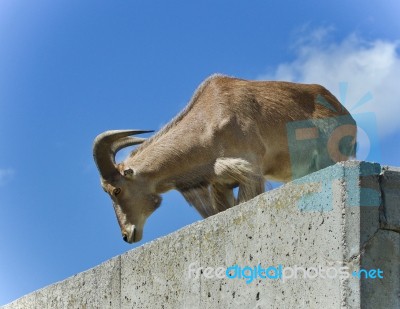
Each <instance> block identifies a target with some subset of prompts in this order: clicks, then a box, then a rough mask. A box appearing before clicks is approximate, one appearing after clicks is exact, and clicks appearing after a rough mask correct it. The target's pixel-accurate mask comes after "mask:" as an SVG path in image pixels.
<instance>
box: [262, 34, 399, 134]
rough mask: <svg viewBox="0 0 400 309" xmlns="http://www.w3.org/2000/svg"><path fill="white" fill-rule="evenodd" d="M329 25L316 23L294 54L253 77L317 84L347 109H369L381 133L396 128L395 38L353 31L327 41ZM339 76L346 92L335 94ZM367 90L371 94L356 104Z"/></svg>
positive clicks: (397, 82) (297, 45)
mask: <svg viewBox="0 0 400 309" xmlns="http://www.w3.org/2000/svg"><path fill="white" fill-rule="evenodd" d="M330 30H331V29H325V30H324V29H319V30H317V31H315V32H313V33H312V34H311V35H309V36H307V37H301V38H300V39H299V40H298V42H297V44H296V46H295V51H296V56H297V57H296V59H295V60H293V61H292V62H288V63H282V64H280V65H279V66H277V68H276V70H275V72H273V73H272V74H266V75H262V76H260V77H259V79H274V80H287V81H296V82H304V83H317V84H321V85H323V86H325V87H326V88H328V89H329V90H330V91H331V92H332V93H333V94H334V95H336V96H337V98H338V99H339V100H340V101H341V102H342V103H344V105H346V107H347V108H348V109H349V110H350V111H351V112H352V113H361V112H374V113H375V115H376V118H377V121H378V131H379V135H380V136H381V137H382V136H385V135H387V134H390V133H393V132H395V131H397V132H399V131H400V121H399V115H400V56H399V53H398V51H397V49H398V47H399V45H400V44H399V42H391V41H385V40H374V41H365V40H363V39H361V38H360V37H358V36H356V35H354V34H353V35H350V36H348V37H347V38H345V39H344V40H342V41H341V42H332V41H329V39H328V34H329V32H330ZM341 82H345V83H347V84H348V89H347V95H346V96H343V95H340V91H339V88H340V87H339V84H340V83H341ZM368 93H370V94H372V100H370V101H368V102H367V103H365V104H361V105H358V104H356V103H357V102H358V101H359V100H360V99H361V98H362V97H363V96H365V95H366V94H368ZM344 101H345V102H344Z"/></svg>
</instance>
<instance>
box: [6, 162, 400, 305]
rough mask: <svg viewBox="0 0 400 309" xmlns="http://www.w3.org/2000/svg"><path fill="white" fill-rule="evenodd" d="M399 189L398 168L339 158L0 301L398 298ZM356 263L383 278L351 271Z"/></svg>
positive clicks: (341, 301)
mask: <svg viewBox="0 0 400 309" xmlns="http://www.w3.org/2000/svg"><path fill="white" fill-rule="evenodd" d="M399 189H400V170H399V169H396V168H388V167H385V168H381V166H379V165H378V164H372V163H366V162H347V163H339V164H336V165H334V166H331V167H329V168H326V169H324V170H321V171H319V172H317V173H314V174H311V175H309V176H306V177H304V178H301V179H299V180H296V181H294V182H292V183H289V184H287V185H285V186H283V187H281V188H279V189H277V190H273V191H270V192H267V193H265V194H263V195H260V196H258V197H256V198H255V199H253V200H251V201H249V202H247V203H244V204H242V205H239V206H237V207H234V208H233V209H229V210H227V211H225V212H223V213H220V214H218V215H216V216H213V217H211V218H208V219H207V220H204V221H201V222H197V223H194V224H192V225H190V226H187V227H185V228H183V229H181V230H179V231H177V232H175V233H172V234H170V235H168V236H165V237H162V238H160V239H157V240H155V241H152V242H150V243H147V244H145V245H143V246H141V247H139V248H136V249H134V250H131V251H128V252H127V253H125V254H123V255H121V256H117V257H115V258H113V259H111V260H109V261H107V262H105V263H103V264H101V265H99V266H97V267H95V268H93V269H90V270H88V271H86V272H83V273H80V274H77V275H75V276H73V277H71V278H68V279H66V280H64V281H62V282H58V283H56V284H54V285H51V286H49V287H46V288H44V289H42V290H39V291H36V292H34V293H32V294H29V295H27V296H25V297H22V298H21V299H18V300H16V301H15V302H13V303H11V304H9V305H6V306H4V307H3V308H6V309H14V308H152V309H154V308H342V307H343V308H400V202H399V201H400V190H399ZM193 263H194V264H193ZM191 264H192V268H193V269H194V268H197V267H200V266H201V267H203V268H206V267H213V268H217V267H224V268H227V267H230V266H232V265H238V266H241V267H245V266H251V267H253V266H256V267H257V265H259V264H260V266H261V267H263V268H267V267H269V266H273V267H276V268H270V272H269V273H268V275H269V276H271V277H272V276H274V275H278V274H279V265H282V267H283V268H285V267H292V270H293V269H294V267H295V266H297V267H304V268H307V269H308V271H309V274H310V276H312V277H314V275H315V274H316V272H315V271H316V269H312V268H313V267H320V270H319V271H320V274H321V275H322V276H325V277H327V276H328V275H329V277H334V275H335V272H337V271H338V269H339V268H340V267H348V269H345V270H346V273H347V274H348V275H347V276H346V275H338V276H336V277H334V278H322V277H321V276H319V277H317V278H314V279H309V278H303V272H302V271H301V270H300V269H298V270H297V271H299V272H298V278H297V279H295V278H291V279H286V280H285V281H284V280H282V279H268V278H265V279H264V278H260V277H258V278H256V279H254V280H253V281H252V282H251V283H246V280H248V281H250V279H245V278H242V279H239V278H236V279H231V278H227V277H226V276H224V278H222V279H220V278H216V277H215V276H214V278H206V277H205V276H208V277H212V275H213V274H215V273H211V270H210V269H207V270H203V274H202V275H199V276H198V277H197V278H194V274H193V273H192V278H189V267H190V265H191ZM310 268H311V269H310ZM362 269H365V270H368V271H369V275H370V276H372V277H374V276H375V277H379V275H381V276H383V278H375V279H373V278H368V279H366V278H365V271H364V272H362V278H357V277H356V276H353V272H358V271H360V270H362ZM230 270H231V271H230V275H232V276H233V275H234V274H235V273H236V274H238V272H237V270H238V269H236V272H234V271H233V269H230ZM325 270H328V273H327V274H324V273H323V271H325ZM374 270H375V273H374ZM343 271H344V270H343ZM382 271H383V275H382V273H381V272H382ZM221 273H222V274H224V273H223V271H221ZM250 273H251V271H250V270H246V272H245V273H244V274H245V275H246V276H247V275H250ZM284 273H285V274H286V275H290V269H288V268H286V270H285V271H284ZM349 273H350V274H349ZM261 275H263V276H264V277H265V276H266V274H265V273H261Z"/></svg>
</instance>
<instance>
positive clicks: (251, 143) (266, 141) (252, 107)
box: [111, 75, 356, 226]
mask: <svg viewBox="0 0 400 309" xmlns="http://www.w3.org/2000/svg"><path fill="white" fill-rule="evenodd" d="M321 98H322V99H323V100H325V102H327V103H329V105H330V106H331V107H332V108H327V107H326V106H324V105H323V104H318V103H317V102H318V100H320V99H321ZM346 115H347V116H348V115H349V113H348V111H347V110H346V109H345V108H344V107H343V106H342V105H341V104H340V102H339V101H338V100H337V99H336V98H335V97H334V96H333V95H332V94H331V93H330V92H329V91H328V90H326V89H325V88H324V87H322V86H320V85H306V84H296V83H288V82H274V81H247V80H243V79H238V78H231V77H227V76H222V75H213V76H211V77H209V78H208V79H206V80H205V81H204V82H203V83H202V84H201V85H200V86H199V87H198V89H197V90H196V92H195V93H194V95H193V97H192V99H191V100H190V102H189V104H188V105H187V107H186V108H185V109H184V110H183V111H182V112H181V113H180V114H179V115H178V116H177V117H175V118H174V119H173V120H172V121H171V122H170V123H168V124H167V125H166V126H165V127H164V128H163V129H161V130H160V131H159V132H158V133H157V134H155V135H154V136H153V137H151V138H149V139H148V140H146V141H145V142H144V143H143V144H141V145H140V146H139V147H138V149H136V150H135V151H133V152H132V153H131V154H130V156H129V157H128V158H126V159H125V160H124V161H123V162H122V163H121V164H120V165H119V169H120V170H121V171H123V170H126V169H132V170H133V171H134V173H133V174H132V175H123V177H122V178H121V180H118V181H117V180H113V181H114V182H118V183H117V184H113V186H115V187H121V186H123V187H124V188H122V190H123V191H124V190H126V191H129V192H130V193H129V194H130V195H129V197H128V195H126V196H125V199H124V200H125V202H126V203H129V201H131V202H130V203H132V204H131V205H132V206H124V207H123V208H125V210H124V211H125V212H128V213H129V212H130V213H132V215H131V217H135V216H137V214H138V213H140V214H142V213H143V210H142V208H143V207H145V206H141V205H140V204H137V203H136V202H137V199H139V198H137V196H140V198H141V199H147V200H148V198H146V196H157V195H159V194H161V193H163V192H166V191H168V190H171V189H176V190H178V191H180V192H181V193H182V194H183V196H184V197H185V198H186V200H187V201H188V202H189V203H190V204H191V205H193V206H194V207H195V208H196V209H197V210H198V211H199V213H200V214H201V215H202V216H203V217H207V216H210V215H213V214H215V213H218V212H220V211H223V210H225V209H227V208H229V207H232V206H233V205H236V204H237V203H241V202H244V201H247V200H249V199H251V198H253V197H254V196H256V195H258V194H260V193H262V192H263V191H264V181H265V180H268V179H270V180H275V181H281V182H287V181H289V180H291V179H292V178H294V177H300V176H303V175H306V174H308V173H311V172H314V171H316V170H318V169H321V168H324V167H326V166H327V165H328V164H331V163H330V162H328V161H326V160H324V159H323V157H324V155H326V154H324V152H326V145H320V144H315V145H314V146H313V147H309V148H307V149H304V152H302V154H301V156H299V157H298V158H296V160H295V161H293V158H292V160H291V158H290V153H289V147H288V137H287V134H288V132H287V124H288V123H291V122H293V121H302V120H315V119H325V118H330V119H339V118H340V117H339V118H338V116H346ZM335 117H336V118H335ZM349 117H350V116H349ZM350 119H351V118H350ZM337 122H338V125H340V120H338V121H337ZM318 129H319V131H321V132H322V133H323V132H324V131H326V132H328V131H329V128H328V127H327V126H325V125H321V124H320V125H319V127H318ZM347 129H348V130H349V132H347V133H348V135H352V136H353V137H354V138H355V136H356V127H355V122H354V121H353V123H352V125H351V126H348V127H347ZM315 132H317V133H318V130H317V131H312V130H311V131H307V132H306V133H307V134H309V135H310V134H311V135H312V134H315ZM350 147H353V146H350ZM353 150H354V149H350V152H351V153H353V152H354V151H353ZM348 157H349V156H347V157H344V159H347V158H348ZM294 163H295V168H296V172H295V173H294V171H293V166H294V165H293V164H294ZM118 177H119V176H118ZM118 179H119V178H118ZM124 179H126V180H124ZM113 181H111V182H113ZM234 187H239V192H238V197H237V198H235V197H234V196H233V192H232V190H233V188H234ZM132 199H133V200H132ZM114 200H117V199H116V198H115V197H114ZM125 202H124V203H125ZM116 203H119V204H121V203H122V202H119V201H116ZM121 207H122V206H121ZM150 213H151V212H150ZM147 216H148V214H147V215H146V216H142V217H143V218H144V219H143V220H141V221H140V222H139V223H138V222H136V223H135V224H136V225H139V226H140V225H143V224H144V221H145V218H147ZM127 217H130V215H129V214H128V216H127Z"/></svg>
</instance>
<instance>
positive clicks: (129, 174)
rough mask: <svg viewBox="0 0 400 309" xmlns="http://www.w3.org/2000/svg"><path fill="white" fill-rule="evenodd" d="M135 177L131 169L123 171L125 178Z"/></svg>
mask: <svg viewBox="0 0 400 309" xmlns="http://www.w3.org/2000/svg"><path fill="white" fill-rule="evenodd" d="M134 175H135V171H134V170H133V169H131V168H127V169H124V176H125V177H133V176H134Z"/></svg>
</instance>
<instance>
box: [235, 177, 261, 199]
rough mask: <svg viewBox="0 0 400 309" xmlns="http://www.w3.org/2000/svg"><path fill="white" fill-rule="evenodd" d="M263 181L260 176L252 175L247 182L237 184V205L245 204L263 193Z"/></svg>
mask: <svg viewBox="0 0 400 309" xmlns="http://www.w3.org/2000/svg"><path fill="white" fill-rule="evenodd" d="M264 191H265V181H264V178H263V177H261V176H256V175H253V176H252V177H250V178H249V180H248V181H247V182H244V183H240V184H239V192H238V198H237V201H236V202H237V204H240V203H243V202H247V201H248V200H251V199H252V198H254V197H256V196H257V195H260V194H261V193H264Z"/></svg>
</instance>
